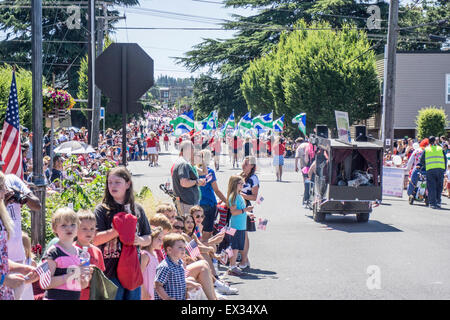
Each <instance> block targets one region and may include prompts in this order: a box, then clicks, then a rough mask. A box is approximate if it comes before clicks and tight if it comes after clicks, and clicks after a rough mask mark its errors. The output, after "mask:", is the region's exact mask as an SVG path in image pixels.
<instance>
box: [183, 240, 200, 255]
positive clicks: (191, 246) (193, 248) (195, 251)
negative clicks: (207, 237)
mask: <svg viewBox="0 0 450 320" xmlns="http://www.w3.org/2000/svg"><path fill="white" fill-rule="evenodd" d="M186 250H187V251H188V253H189V255H190V256H191V258H192V259H195V258H197V257H198V256H199V255H200V249H199V248H198V245H197V242H196V241H195V239H194V240H191V242H189V243H188V244H187V246H186Z"/></svg>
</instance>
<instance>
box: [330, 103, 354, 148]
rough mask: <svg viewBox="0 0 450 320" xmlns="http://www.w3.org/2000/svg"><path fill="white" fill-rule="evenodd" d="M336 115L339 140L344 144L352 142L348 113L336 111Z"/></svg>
mask: <svg viewBox="0 0 450 320" xmlns="http://www.w3.org/2000/svg"><path fill="white" fill-rule="evenodd" d="M334 114H335V115H336V128H337V131H338V136H339V138H338V139H339V140H341V141H343V142H352V140H351V139H352V137H351V135H350V123H349V121H348V113H347V112H344V111H336V110H335V111H334Z"/></svg>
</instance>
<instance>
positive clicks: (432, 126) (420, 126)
mask: <svg viewBox="0 0 450 320" xmlns="http://www.w3.org/2000/svg"><path fill="white" fill-rule="evenodd" d="M416 125H417V128H416V130H417V137H418V139H424V138H428V137H429V136H435V137H438V136H441V135H444V134H445V127H447V115H446V114H445V111H444V109H442V108H437V107H434V106H430V107H427V108H422V109H420V110H419V113H418V115H417V119H416Z"/></svg>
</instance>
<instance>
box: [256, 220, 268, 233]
mask: <svg viewBox="0 0 450 320" xmlns="http://www.w3.org/2000/svg"><path fill="white" fill-rule="evenodd" d="M267 222H268V220H267V219H262V218H259V224H258V229H260V230H266V227H267Z"/></svg>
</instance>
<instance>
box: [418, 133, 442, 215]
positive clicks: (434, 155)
mask: <svg viewBox="0 0 450 320" xmlns="http://www.w3.org/2000/svg"><path fill="white" fill-rule="evenodd" d="M428 140H429V143H430V144H429V146H428V147H426V148H425V152H424V153H423V154H422V157H421V158H420V162H419V164H418V165H417V166H418V167H419V168H420V167H423V166H424V165H425V170H426V175H427V189H428V202H429V204H430V207H431V208H433V209H439V208H440V207H441V195H442V189H443V185H444V173H445V168H446V167H447V157H446V156H445V153H444V151H443V149H442V147H441V146H439V145H437V144H436V143H437V141H436V138H435V137H433V136H431V137H430V138H428Z"/></svg>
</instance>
